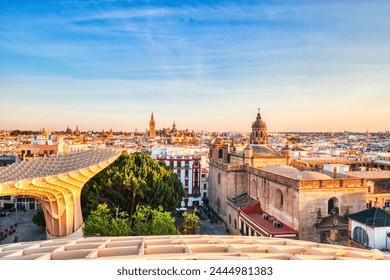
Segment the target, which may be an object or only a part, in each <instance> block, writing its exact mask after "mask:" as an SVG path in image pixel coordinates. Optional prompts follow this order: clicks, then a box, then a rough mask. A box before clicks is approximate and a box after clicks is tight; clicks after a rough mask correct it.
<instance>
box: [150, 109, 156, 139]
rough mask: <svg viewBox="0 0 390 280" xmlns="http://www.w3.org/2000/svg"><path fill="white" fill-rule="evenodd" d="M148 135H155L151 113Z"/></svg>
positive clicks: (154, 124)
mask: <svg viewBox="0 0 390 280" xmlns="http://www.w3.org/2000/svg"><path fill="white" fill-rule="evenodd" d="M149 137H150V138H155V137H156V122H155V121H154V116H153V113H152V116H151V117H150V121H149Z"/></svg>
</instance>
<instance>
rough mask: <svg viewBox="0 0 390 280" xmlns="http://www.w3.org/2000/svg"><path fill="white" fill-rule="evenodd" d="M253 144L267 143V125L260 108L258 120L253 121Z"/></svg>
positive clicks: (251, 140)
mask: <svg viewBox="0 0 390 280" xmlns="http://www.w3.org/2000/svg"><path fill="white" fill-rule="evenodd" d="M250 143H251V144H255V145H267V125H266V124H265V122H264V121H263V120H262V119H261V115H260V108H259V110H258V113H257V116H256V120H255V121H254V122H253V123H252V133H251V139H250Z"/></svg>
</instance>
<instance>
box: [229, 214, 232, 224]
mask: <svg viewBox="0 0 390 280" xmlns="http://www.w3.org/2000/svg"><path fill="white" fill-rule="evenodd" d="M229 224H232V216H231V215H230V214H229Z"/></svg>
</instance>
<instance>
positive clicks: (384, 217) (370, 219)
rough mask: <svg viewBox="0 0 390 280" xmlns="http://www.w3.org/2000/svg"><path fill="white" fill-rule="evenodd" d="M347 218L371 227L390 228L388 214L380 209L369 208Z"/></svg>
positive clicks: (389, 216)
mask: <svg viewBox="0 0 390 280" xmlns="http://www.w3.org/2000/svg"><path fill="white" fill-rule="evenodd" d="M347 218H349V219H351V220H354V221H357V222H359V223H362V224H365V225H368V226H372V227H390V214H389V213H387V212H386V211H384V210H382V209H381V208H376V207H373V208H369V209H366V210H363V211H360V212H357V213H354V214H350V215H348V216H347Z"/></svg>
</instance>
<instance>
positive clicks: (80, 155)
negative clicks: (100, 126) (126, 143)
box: [0, 149, 118, 183]
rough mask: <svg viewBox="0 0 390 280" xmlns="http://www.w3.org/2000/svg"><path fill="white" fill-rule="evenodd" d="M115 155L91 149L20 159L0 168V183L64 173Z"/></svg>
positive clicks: (104, 150) (103, 150)
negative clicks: (27, 159)
mask: <svg viewBox="0 0 390 280" xmlns="http://www.w3.org/2000/svg"><path fill="white" fill-rule="evenodd" d="M117 155H118V152H117V151H114V150H111V149H91V150H86V151H82V152H73V153H69V154H54V155H51V156H49V157H43V158H37V159H34V160H30V161H22V162H20V163H14V164H12V165H9V166H7V167H4V168H1V169H0V183H5V182H16V181H19V180H23V179H32V178H39V177H47V176H52V175H58V174H64V173H68V172H71V171H75V170H79V169H83V168H87V167H89V166H92V165H96V164H99V163H100V162H103V161H106V160H108V159H110V158H113V157H116V156H117Z"/></svg>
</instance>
